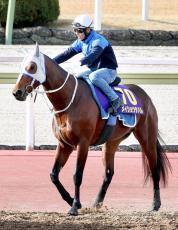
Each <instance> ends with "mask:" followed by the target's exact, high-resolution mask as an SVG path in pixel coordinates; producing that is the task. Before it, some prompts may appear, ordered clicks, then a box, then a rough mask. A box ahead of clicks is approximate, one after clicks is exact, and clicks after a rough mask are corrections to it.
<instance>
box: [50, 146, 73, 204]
mask: <svg viewBox="0 0 178 230" xmlns="http://www.w3.org/2000/svg"><path fill="white" fill-rule="evenodd" d="M56 151H57V152H56V159H55V163H54V166H53V169H52V172H51V174H50V177H51V181H52V182H53V184H54V185H55V186H56V188H57V190H58V191H59V193H60V194H61V196H62V198H63V199H64V200H65V201H66V202H67V203H68V204H69V205H70V206H72V203H73V198H72V197H71V196H70V194H69V193H68V192H67V191H66V190H65V188H64V187H63V185H62V184H61V183H60V181H59V179H58V176H59V172H60V170H61V169H62V167H63V166H64V165H65V163H66V161H67V160H68V158H69V155H70V153H71V152H72V148H71V147H70V146H66V147H61V146H60V145H58V146H57V150H56Z"/></svg>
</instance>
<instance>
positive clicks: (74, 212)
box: [68, 207, 78, 216]
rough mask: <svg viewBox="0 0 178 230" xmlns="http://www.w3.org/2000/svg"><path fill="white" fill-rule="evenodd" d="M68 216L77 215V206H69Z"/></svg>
mask: <svg viewBox="0 0 178 230" xmlns="http://www.w3.org/2000/svg"><path fill="white" fill-rule="evenodd" d="M68 214H69V215H70V216H78V209H77V208H73V207H72V208H71V209H70V210H69V212H68Z"/></svg>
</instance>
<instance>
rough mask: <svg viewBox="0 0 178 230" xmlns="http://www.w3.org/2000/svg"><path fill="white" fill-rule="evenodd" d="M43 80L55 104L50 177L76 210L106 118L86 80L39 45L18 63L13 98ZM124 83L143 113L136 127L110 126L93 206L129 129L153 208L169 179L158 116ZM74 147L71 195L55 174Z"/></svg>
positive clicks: (22, 96) (102, 192) (102, 193)
mask: <svg viewBox="0 0 178 230" xmlns="http://www.w3.org/2000/svg"><path fill="white" fill-rule="evenodd" d="M39 85H42V86H43V88H44V92H45V93H46V94H47V97H48V98H49V100H50V102H51V103H52V105H53V108H54V119H53V123H52V127H53V132H54V135H55V137H56V138H57V140H58V145H57V149H56V157H55V162H54V166H53V168H52V172H51V174H50V177H51V180H52V182H53V183H54V185H55V186H56V188H57V190H58V191H59V193H60V195H61V196H62V198H63V199H64V200H65V201H66V202H67V203H68V204H69V205H70V206H71V208H70V210H69V214H70V215H78V209H80V208H81V202H80V186H81V183H82V177H83V171H84V167H85V163H86V160H87V155H88V149H89V146H91V145H92V144H93V143H95V142H96V141H97V139H98V138H99V136H100V135H101V132H102V130H103V127H104V126H105V123H106V121H105V120H103V119H101V117H100V113H99V109H98V106H97V104H96V102H95V100H94V99H93V97H92V94H91V90H90V88H89V87H88V85H87V83H86V82H85V81H83V80H81V79H77V78H76V77H75V76H74V75H73V74H69V73H68V72H67V71H65V70H64V69H63V68H61V67H60V66H58V65H57V64H56V63H55V62H54V61H53V60H52V59H51V58H49V57H48V56H46V55H44V54H43V53H41V52H40V51H39V46H38V44H37V45H36V49H35V51H34V52H32V53H31V54H29V55H27V57H26V58H25V60H24V61H23V63H22V67H21V70H20V74H19V77H18V79H17V82H16V84H15V87H14V89H13V95H14V96H15V98H16V99H17V100H20V101H25V100H26V97H27V96H28V95H29V94H30V93H32V91H35V90H37V87H38V86H39ZM127 88H128V89H129V90H131V91H132V92H134V94H135V95H136V96H137V97H138V98H139V99H140V102H141V104H142V108H143V110H144V114H137V115H136V117H137V123H136V125H135V127H131V128H130V127H125V126H124V125H123V124H122V123H121V121H119V120H117V123H116V125H115V127H114V129H113V132H112V134H111V136H110V137H109V138H108V140H107V141H106V142H105V144H104V145H103V149H102V158H103V163H104V167H105V175H104V179H103V183H102V185H101V188H100V190H99V193H98V195H97V197H96V200H95V202H94V207H100V206H101V205H102V203H103V201H104V197H105V195H106V192H107V189H108V187H109V184H110V182H111V180H112V177H113V175H114V156H115V152H116V150H117V147H118V145H119V144H120V142H121V141H123V140H124V139H126V138H127V137H128V136H129V135H130V134H131V133H133V134H134V136H135V137H136V139H137V140H138V141H139V143H140V145H141V148H142V152H143V154H142V155H143V167H144V172H145V180H146V179H148V178H149V177H150V178H151V179H152V181H153V206H152V210H154V211H157V210H159V208H160V206H161V198H160V188H159V183H160V180H162V181H163V183H164V185H166V183H167V179H168V178H167V177H168V171H169V170H171V165H170V162H169V160H168V158H167V156H166V153H165V151H164V149H163V147H162V146H161V144H160V140H159V137H160V136H159V132H158V116H157V112H156V108H155V106H154V105H153V102H152V100H151V98H150V97H149V96H148V95H147V94H146V92H145V91H144V90H143V89H142V88H140V87H139V86H136V85H132V84H128V85H127ZM74 149H77V159H76V170H75V173H74V177H73V180H74V185H75V195H74V198H73V197H71V196H70V194H69V193H68V192H67V191H66V189H65V188H64V187H63V185H62V184H61V182H60V180H59V173H60V171H61V169H62V168H63V167H64V165H65V163H66V162H67V160H68V158H69V156H70V154H71V153H72V151H73V150H74Z"/></svg>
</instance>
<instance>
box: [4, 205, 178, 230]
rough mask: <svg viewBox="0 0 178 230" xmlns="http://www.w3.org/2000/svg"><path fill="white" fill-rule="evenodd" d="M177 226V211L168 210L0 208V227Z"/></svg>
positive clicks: (52, 228) (95, 228)
mask: <svg viewBox="0 0 178 230" xmlns="http://www.w3.org/2000/svg"><path fill="white" fill-rule="evenodd" d="M177 228H178V215H177V214H176V213H170V212H129V211H117V210H107V208H104V209H102V210H98V211H96V210H94V209H85V210H82V211H81V212H80V214H79V215H78V216H77V217H71V216H68V215H66V214H61V213H39V212H38V213H37V212H31V213H30V212H28V213H22V212H3V211H2V212H0V229H3V230H5V229H16V230H18V229H45V230H49V229H51V230H55V229H63V230H65V229H66V230H70V229H71V230H78V229H81V230H83V229H90V230H91V229H93V230H97V229H100V230H101V229H109V230H112V229H137V230H141V229H149V230H151V229H153V230H158V229H159V230H160V229H161V230H169V229H170V230H173V229H177Z"/></svg>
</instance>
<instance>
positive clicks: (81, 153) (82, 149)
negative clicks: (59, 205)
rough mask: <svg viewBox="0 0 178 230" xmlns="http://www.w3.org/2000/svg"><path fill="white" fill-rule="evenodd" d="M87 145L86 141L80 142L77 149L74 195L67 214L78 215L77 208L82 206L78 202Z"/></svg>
mask: <svg viewBox="0 0 178 230" xmlns="http://www.w3.org/2000/svg"><path fill="white" fill-rule="evenodd" d="M88 147H89V145H88V144H87V143H83V144H80V145H79V146H78V150H77V162H76V171H75V174H74V184H75V195H74V200H73V204H72V208H71V209H70V210H69V212H68V213H69V215H73V216H76V215H78V209H80V208H81V207H82V205H81V203H80V186H81V184H82V178H83V171H84V167H85V163H86V159H87V156H88Z"/></svg>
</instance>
